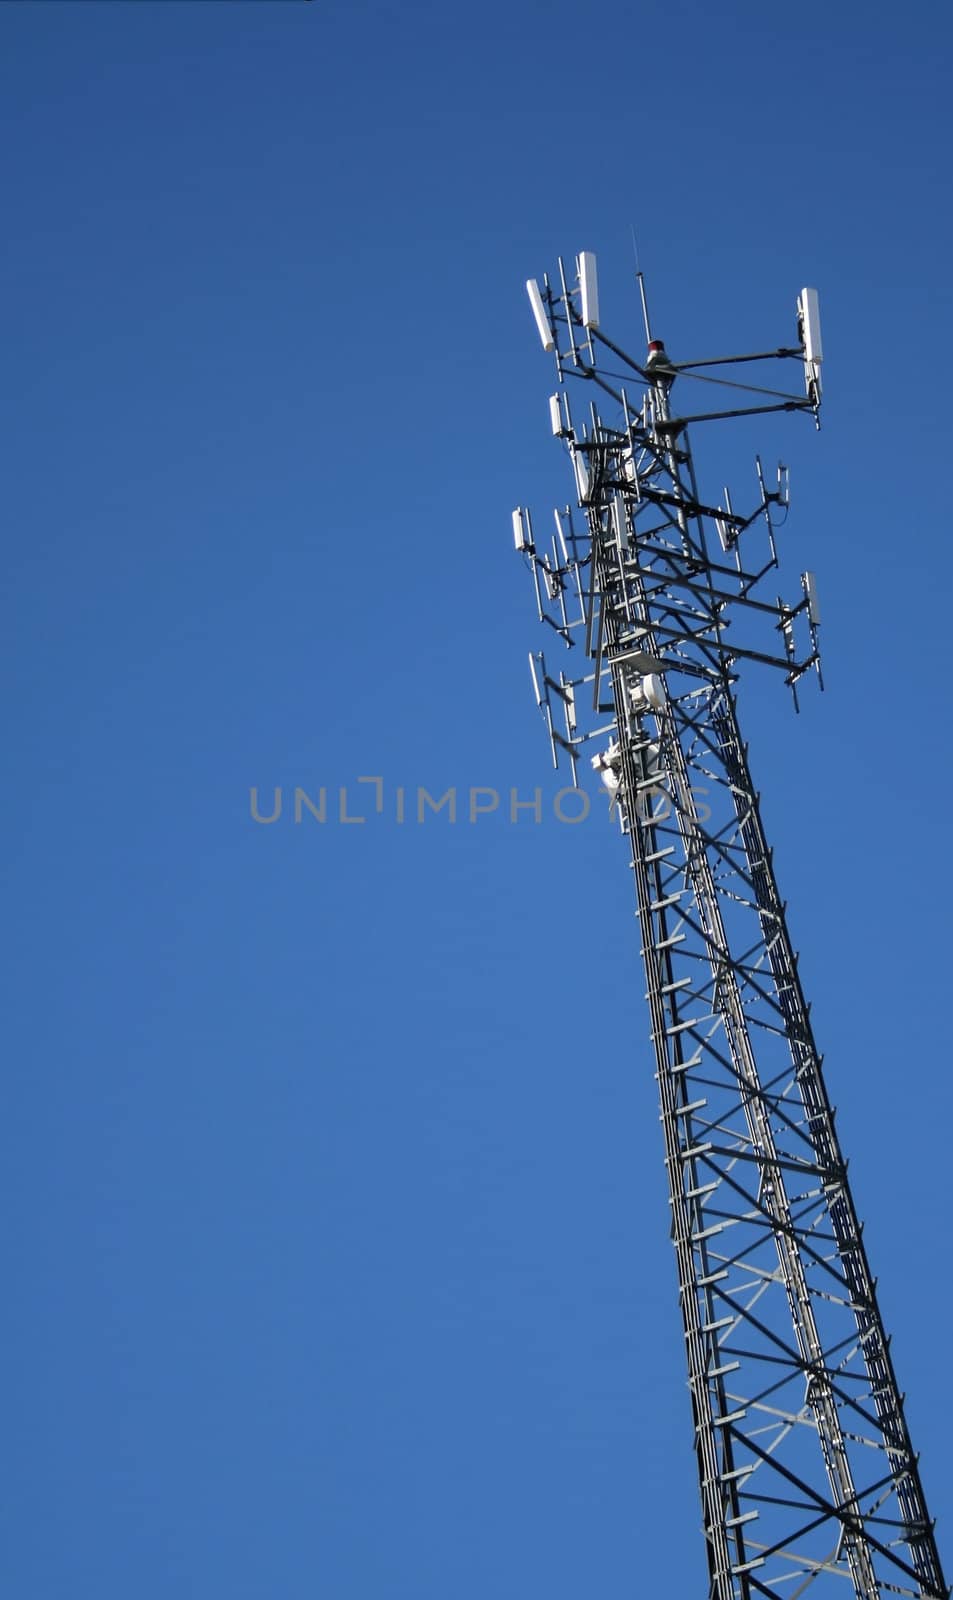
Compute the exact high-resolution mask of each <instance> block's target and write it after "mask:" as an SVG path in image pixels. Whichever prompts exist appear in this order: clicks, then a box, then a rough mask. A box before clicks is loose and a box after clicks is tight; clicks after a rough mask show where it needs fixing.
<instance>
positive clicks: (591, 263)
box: [578, 250, 599, 328]
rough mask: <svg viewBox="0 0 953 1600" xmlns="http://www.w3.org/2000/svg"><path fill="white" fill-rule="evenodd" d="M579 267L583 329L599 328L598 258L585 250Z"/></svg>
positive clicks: (579, 261) (579, 260)
mask: <svg viewBox="0 0 953 1600" xmlns="http://www.w3.org/2000/svg"><path fill="white" fill-rule="evenodd" d="M578 265H579V289H580V294H581V297H582V322H583V327H585V328H598V326H599V283H598V280H597V278H596V258H595V256H594V255H593V253H592V251H591V250H583V252H582V254H581V255H580V256H579V259H578Z"/></svg>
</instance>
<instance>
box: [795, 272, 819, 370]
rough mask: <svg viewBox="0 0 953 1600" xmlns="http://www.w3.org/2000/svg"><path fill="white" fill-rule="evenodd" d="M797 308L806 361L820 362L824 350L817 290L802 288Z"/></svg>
mask: <svg viewBox="0 0 953 1600" xmlns="http://www.w3.org/2000/svg"><path fill="white" fill-rule="evenodd" d="M797 309H798V315H799V317H800V319H801V339H802V340H803V343H804V359H805V361H816V362H818V363H820V362H821V361H823V359H824V351H823V348H822V346H821V313H820V309H819V306H818V300H817V290H816V289H802V290H801V293H800V294H799V295H798V300H797Z"/></svg>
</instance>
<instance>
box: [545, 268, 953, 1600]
mask: <svg viewBox="0 0 953 1600" xmlns="http://www.w3.org/2000/svg"><path fill="white" fill-rule="evenodd" d="M638 282H639V288H640V290H642V312H643V317H644V324H645V333H646V343H647V352H646V355H645V357H644V358H643V359H642V360H641V361H638V360H636V359H634V358H633V357H632V356H631V355H629V354H628V353H627V352H626V350H625V349H624V348H623V347H622V346H621V345H619V344H617V343H615V342H614V341H613V340H612V339H610V338H609V337H608V336H607V335H606V333H605V332H604V331H603V328H602V321H601V316H600V307H599V288H598V280H597V274H596V262H595V258H594V256H593V255H592V254H591V252H583V253H582V254H581V255H580V256H578V257H577V259H576V262H575V269H574V271H573V272H571V274H570V275H569V276H567V272H566V268H565V265H564V263H563V261H562V260H560V262H559V264H558V273H557V275H556V278H555V279H554V280H553V281H550V279H549V278H545V279H544V280H543V281H542V283H538V282H537V281H536V280H530V281H529V283H528V284H527V291H528V295H529V300H530V305H531V309H532V313H533V317H534V319H535V322H536V327H537V330H538V333H539V336H540V340H541V342H542V345H543V348H544V350H546V351H547V352H550V353H551V354H552V355H553V357H554V360H555V365H556V374H557V379H558V388H557V390H556V392H555V393H554V394H553V395H552V396H551V398H550V401H549V420H550V426H551V429H552V433H553V434H554V436H555V437H556V438H557V439H558V440H559V441H560V443H561V445H562V447H563V448H564V449H565V450H566V452H567V454H568V459H569V465H570V468H571V472H572V477H573V487H574V494H573V503H572V504H567V505H565V506H564V507H562V508H559V509H557V510H556V511H555V514H554V524H553V531H552V533H551V534H550V535H549V537H548V538H547V539H546V540H545V541H544V540H542V539H540V538H538V536H537V533H536V530H535V528H534V522H533V518H532V516H531V514H530V511H529V510H528V509H526V508H523V507H519V508H517V510H516V511H515V512H514V513H513V539H514V544H515V547H516V549H517V550H518V551H519V552H520V553H521V554H522V556H523V558H524V561H525V562H526V564H527V566H528V567H529V569H530V572H531V575H532V579H533V584H534V589H535V595H536V602H537V609H538V614H539V618H540V620H541V621H542V622H543V623H544V624H545V625H546V626H547V627H548V628H549V630H550V632H551V634H552V635H553V636H554V637H553V641H552V642H553V643H554V644H557V645H558V644H559V643H560V642H561V643H562V644H563V645H564V646H566V647H569V648H570V649H571V650H572V656H573V659H578V660H579V662H580V666H579V670H578V671H577V672H576V673H575V674H567V673H566V672H565V671H564V670H563V669H562V668H559V669H558V671H554V670H552V669H551V667H550V665H549V664H548V663H547V660H546V654H545V653H544V652H543V651H539V652H534V653H533V654H532V655H531V656H530V670H531V675H532V682H533V688H534V693H535V696H536V700H537V703H538V705H539V706H540V708H541V711H542V714H543V717H544V719H545V724H546V727H547V731H548V735H549V740H550V748H551V752H552V758H553V762H554V765H557V766H558V765H560V764H561V763H563V762H565V763H567V764H568V766H569V768H570V770H571V772H572V775H573V782H574V783H576V782H577V781H578V772H579V767H580V766H583V767H585V766H586V765H587V764H588V766H590V767H591V768H592V770H593V774H594V777H595V779H596V780H597V781H599V782H601V783H602V784H603V785H604V786H605V787H606V788H607V789H608V790H609V791H610V794H611V795H612V806H613V810H614V812H615V814H616V815H617V817H618V822H619V827H620V830H621V834H622V836H623V839H624V840H625V843H626V846H627V850H628V854H629V860H630V866H631V870H632V873H633V876H634V880H635V888H636V899H637V907H638V917H639V924H640V929H641V943H642V952H641V953H642V959H643V963H644V968H645V978H646V987H647V994H648V1005H649V1018H650V1034H651V1041H652V1046H653V1049H654V1055H655V1066H656V1077H657V1080H658V1086H659V1100H660V1108H661V1122H662V1129H663V1136H664V1152H665V1166H666V1170H667V1173H668V1183H669V1200H670V1205H671V1214H672V1237H673V1241H674V1245H675V1254H676V1260H677V1265H678V1279H679V1295H680V1302H681V1313H682V1321H683V1327H684V1339H685V1350H686V1357H687V1366H688V1380H689V1387H690V1392H691V1400H692V1409H693V1415H694V1426H695V1435H694V1436H695V1449H696V1454H697V1460H698V1479H699V1487H700V1492H701V1503H702V1512H703V1528H704V1536H705V1541H706V1549H707V1557H708V1570H709V1591H708V1592H709V1597H710V1600H750V1597H752V1596H754V1595H756V1594H761V1595H766V1596H772V1597H779V1596H780V1597H787V1600H795V1597H798V1596H801V1595H804V1594H808V1595H810V1596H812V1597H815V1600H821V1595H822V1593H827V1592H830V1593H831V1594H832V1595H834V1594H837V1595H841V1596H843V1594H844V1593H845V1592H849V1587H848V1589H847V1590H845V1582H846V1584H847V1585H848V1586H852V1588H853V1592H854V1593H855V1595H856V1596H857V1597H858V1600H880V1597H885V1596H887V1595H900V1596H911V1597H913V1596H923V1597H926V1596H929V1597H931V1600H942V1597H945V1596H946V1595H947V1594H948V1590H947V1586H946V1583H945V1581H944V1577H943V1573H942V1570H941V1566H940V1560H939V1555H938V1552H937V1546H936V1540H935V1536H934V1528H933V1524H932V1522H931V1520H930V1518H929V1515H928V1512H927V1506H926V1501H925V1498H924V1493H923V1487H922V1484H921V1480H920V1474H919V1468H918V1463H917V1457H916V1455H915V1454H914V1451H913V1448H912V1446H911V1442H910V1437H909V1433H908V1430H907V1425H906V1421H905V1418H904V1412H903V1404H902V1397H901V1394H900V1391H899V1389H898V1386H897V1381H896V1377H895V1374H894V1370H893V1364H892V1360H891V1354H890V1345H889V1340H888V1338H887V1335H886V1333H885V1332H884V1328H883V1323H882V1320H881V1316H880V1312H879V1309H878V1305H877V1296H876V1288H875V1280H874V1278H873V1276H872V1274H871V1271H870V1266H869V1263H868V1260H867V1253H866V1250H865V1247H864V1241H863V1237H862V1228H861V1224H860V1223H859V1221H858V1218H857V1213H856V1210H855V1207H854V1202H853V1198H852V1196H851V1191H850V1185H849V1183H848V1177H847V1167H846V1163H845V1161H844V1157H843V1155H842V1153H841V1149H840V1145H839V1142H838V1137H837V1132H836V1128H835V1119H834V1113H833V1110H832V1108H831V1105H830V1102H829V1100H828V1097H827V1092H826V1089H825V1085H824V1079H823V1074H822V1070H821V1057H820V1055H819V1053H818V1050H817V1046H816V1043H815V1040H814V1035H813V1031H812V1027H811V1020H810V1014H809V1008H808V1005H807V1003H806V1001H805V998H804V994H803V990H802V987H801V982H800V978H799V975H798V963H797V957H796V954H795V952H794V950H793V948H792V945H791V940H790V937H789V934H788V929H787V923H786V917H785V906H784V902H783V901H782V900H781V897H780V894H779V891H778V886H777V883H776V880H775V874H774V868H773V863H772V855H771V850H770V848H769V846H768V843H767V840H766V838H765V834H764V829H763V826H762V822H761V815H760V810H759V803H758V795H757V793H756V791H755V788H754V784H753V781H752V777H751V771H750V768H749V764H748V751H747V747H746V745H745V744H744V742H743V740H742V737H741V732H740V728H739V722H738V711H737V704H736V697H735V684H736V681H737V677H738V673H739V671H740V669H741V667H742V664H743V663H745V662H747V661H757V662H760V663H762V664H767V665H770V666H774V667H776V668H777V669H779V670H780V671H781V673H782V674H783V676H784V678H785V680H786V682H787V683H788V684H789V686H790V688H791V690H792V692H793V694H794V695H795V698H796V696H797V690H798V685H799V683H800V682H801V680H802V679H803V678H804V676H805V674H810V673H816V674H817V675H818V676H819V675H820V670H821V663H820V652H819V641H818V630H819V626H820V609H819V602H818V593H817V584H816V582H815V579H814V576H813V574H811V573H804V574H802V575H801V581H800V593H799V594H798V596H797V597H796V598H795V599H794V600H792V601H791V602H790V603H786V602H784V601H782V600H779V599H771V598H767V599H765V598H762V595H763V592H764V589H765V587H766V580H767V579H768V578H769V575H770V574H773V572H774V571H775V569H776V568H777V567H778V564H779V563H778V548H777V546H778V528H779V524H780V521H781V520H782V519H783V517H784V516H785V515H786V511H787V506H788V489H787V473H786V470H785V469H784V468H783V467H779V468H778V470H777V473H776V475H772V476H771V477H766V475H765V472H764V470H763V468H762V465H761V462H760V460H759V461H758V462H757V464H756V484H757V491H756V493H755V494H753V496H752V504H751V506H750V507H748V508H745V509H741V508H736V507H735V505H734V504H733V503H732V500H731V497H730V495H729V493H728V491H727V490H724V491H723V493H722V495H721V496H720V497H719V498H717V499H715V498H713V497H709V496H705V495H703V493H702V491H701V490H700V488H699V485H698V483H697V480H696V475H695V468H694V464H693V460H692V452H691V447H690V443H689V429H690V427H694V426H696V425H699V424H701V423H703V422H709V421H713V420H721V419H724V418H730V417H738V416H752V415H758V414H761V413H766V412H772V411H793V412H804V413H807V414H808V415H809V416H811V417H812V418H813V419H814V420H815V421H817V420H818V417H819V410H820V404H821V372H822V361H823V349H822V344H821V330H820V316H819V307H818V297H817V293H816V291H815V290H814V289H810V288H805V289H803V290H802V291H801V293H800V295H799V296H798V299H797V308H796V324H795V327H796V332H795V337H794V341H793V342H792V343H791V344H789V345H781V346H779V347H777V348H776V349H772V350H766V351H756V352H753V353H751V354H744V355H738V356H730V357H725V358H719V359H714V360H712V359H707V358H706V359H703V360H698V361H692V362H685V361H681V360H673V359H672V358H671V357H670V355H669V353H668V351H667V350H666V347H665V344H664V342H663V341H662V340H660V339H658V338H653V336H652V330H651V327H650V323H649V317H648V310H647V306H646V301H645V295H644V287H643V283H642V278H641V274H639V275H638ZM742 363H758V364H759V366H758V367H756V368H754V371H755V372H756V374H757V375H758V377H759V380H760V379H761V375H762V373H763V372H764V371H765V370H766V366H765V364H774V369H775V371H780V372H781V373H783V374H787V373H792V375H793V377H794V378H795V379H796V381H797V385H798V388H797V391H796V392H792V391H791V389H790V387H789V386H787V385H786V383H784V382H782V379H781V378H780V377H779V378H777V379H775V378H773V376H772V377H771V381H759V382H758V383H757V384H754V383H750V382H748V381H747V377H748V375H749V374H748V373H746V374H745V381H741V379H739V377H738V376H737V374H736V373H735V372H734V370H733V369H735V368H736V367H737V366H739V365H740V364H742ZM750 370H751V369H749V371H750ZM691 378H700V379H701V378H704V380H705V387H704V390H703V393H704V394H705V395H706V396H708V395H710V394H712V393H714V394H717V395H719V396H720V395H722V394H724V395H726V396H727V397H728V403H727V404H726V406H725V408H724V409H720V410H719V409H712V407H711V404H710V403H705V404H702V405H699V406H697V407H696V406H692V405H690V404H688V401H689V398H690V395H689V394H686V392H685V391H686V390H687V389H689V388H690V386H689V382H688V380H689V379H691ZM712 380H715V383H716V386H714V387H713V385H712ZM579 383H581V384H582V385H584V394H585V400H586V401H588V403H587V404H585V405H580V406H579V407H578V415H576V414H574V411H575V410H576V409H577V408H576V405H575V401H576V400H578V399H581V398H582V393H583V391H581V390H580V389H579V388H578V387H576V385H577V384H579ZM699 387H701V386H700V385H699ZM574 390H575V394H574ZM593 395H595V397H596V398H595V399H593V398H592V396H593ZM676 395H677V396H678V399H679V401H681V400H682V399H683V398H684V399H685V401H686V405H685V408H684V409H680V408H679V406H678V405H676V403H675V396H676ZM739 398H740V400H741V401H742V403H741V404H737V403H733V402H735V401H736V400H738V399H739ZM580 647H581V648H580Z"/></svg>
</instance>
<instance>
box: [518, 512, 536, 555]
mask: <svg viewBox="0 0 953 1600" xmlns="http://www.w3.org/2000/svg"><path fill="white" fill-rule="evenodd" d="M513 545H514V547H515V549H517V550H532V548H533V540H532V537H531V536H530V535H529V534H528V533H527V531H526V523H525V521H524V520H523V510H522V507H521V506H517V508H516V510H515V511H514V512H513Z"/></svg>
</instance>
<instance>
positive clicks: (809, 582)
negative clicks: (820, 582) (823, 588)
mask: <svg viewBox="0 0 953 1600" xmlns="http://www.w3.org/2000/svg"><path fill="white" fill-rule="evenodd" d="M801 586H802V588H803V590H804V593H805V595H806V596H807V617H808V621H809V622H810V623H811V624H812V626H813V627H815V628H818V627H820V623H821V608H820V605H819V604H818V599H817V579H816V578H815V576H814V574H813V572H802V573H801Z"/></svg>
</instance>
